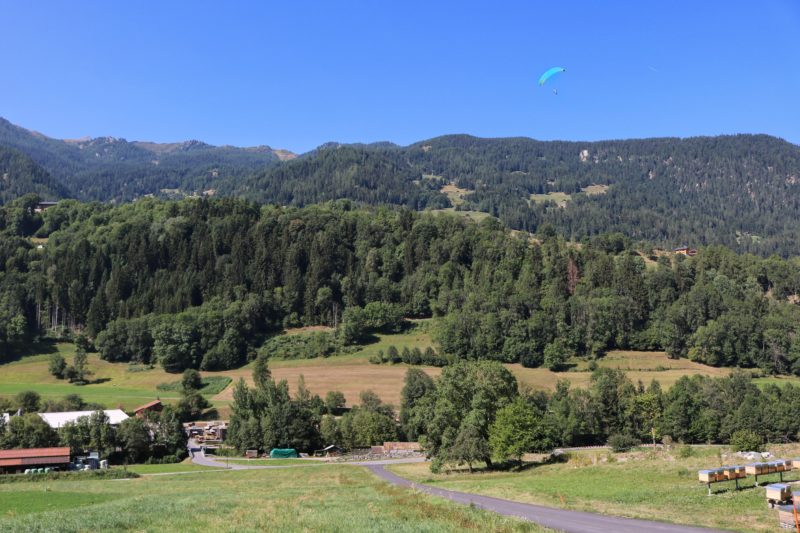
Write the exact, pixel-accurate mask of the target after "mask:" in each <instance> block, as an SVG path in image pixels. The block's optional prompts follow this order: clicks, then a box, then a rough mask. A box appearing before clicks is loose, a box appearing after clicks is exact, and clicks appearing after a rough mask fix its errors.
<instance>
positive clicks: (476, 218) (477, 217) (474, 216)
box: [426, 207, 492, 222]
mask: <svg viewBox="0 0 800 533" xmlns="http://www.w3.org/2000/svg"><path fill="white" fill-rule="evenodd" d="M426 213H449V214H451V215H458V216H460V217H464V218H466V219H467V220H471V221H472V222H480V221H481V220H484V219H486V218H489V217H491V216H492V215H490V214H489V213H484V212H483V211H469V210H457V209H456V208H454V207H445V208H443V209H429V210H427V211H426Z"/></svg>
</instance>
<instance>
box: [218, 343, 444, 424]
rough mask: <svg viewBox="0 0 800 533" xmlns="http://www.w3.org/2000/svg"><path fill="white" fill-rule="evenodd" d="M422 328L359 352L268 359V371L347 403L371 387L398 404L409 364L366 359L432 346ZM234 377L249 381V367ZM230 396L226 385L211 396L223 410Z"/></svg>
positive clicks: (432, 372) (436, 371)
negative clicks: (301, 380)
mask: <svg viewBox="0 0 800 533" xmlns="http://www.w3.org/2000/svg"><path fill="white" fill-rule="evenodd" d="M424 329H425V328H424V327H421V328H415V329H412V330H410V331H409V332H406V333H400V334H396V335H378V336H377V342H374V343H372V344H370V345H368V346H365V347H363V348H362V349H361V350H359V351H358V352H355V353H352V354H347V355H342V356H335V357H327V358H324V359H291V360H280V361H279V360H276V361H270V370H271V371H272V376H273V377H274V378H275V379H285V380H287V381H288V382H289V385H290V386H291V388H292V390H295V389H296V387H297V382H298V380H299V378H300V375H302V376H303V378H304V379H305V382H306V386H307V387H308V388H309V390H311V392H313V393H317V394H319V395H320V396H323V397H324V395H325V394H326V393H327V392H328V391H331V390H338V391H341V392H342V393H344V395H345V398H346V399H347V404H348V405H353V404H356V403H358V396H359V394H360V393H361V391H364V390H367V389H372V390H373V391H375V392H376V393H377V394H378V396H380V397H381V399H382V400H383V401H385V402H387V403H391V404H393V405H400V391H401V390H402V388H403V378H404V377H405V373H406V370H407V369H408V365H404V364H400V365H373V364H370V362H369V358H370V357H371V356H373V355H377V353H378V352H379V351H381V350H383V351H384V352H386V351H387V350H388V349H389V346H395V347H396V348H397V349H398V350H401V351H402V350H403V348H406V347H408V348H409V349H411V348H414V347H419V348H420V349H422V350H424V349H425V348H427V347H428V346H431V345H432V340H431V337H430V334H429V333H427V332H425V331H424ZM423 368H424V369H425V371H426V372H428V373H429V374H430V375H432V376H438V375H439V374H440V373H441V369H439V368H433V367H423ZM226 374H227V375H229V376H231V377H233V378H234V381H236V380H238V379H239V378H240V377H241V378H244V380H245V382H247V383H248V384H252V377H251V374H252V369H251V368H250V366H246V367H243V368H240V369H237V370H232V371H230V372H226ZM232 398H233V388H232V387H228V388H227V389H225V390H224V391H222V393H221V394H218V395H216V396H214V401H215V403H217V404H219V405H220V409H221V410H222V409H224V404H225V403H226V402H229V401H230V400H231V399H232Z"/></svg>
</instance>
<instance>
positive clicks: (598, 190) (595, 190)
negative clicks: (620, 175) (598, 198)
mask: <svg viewBox="0 0 800 533" xmlns="http://www.w3.org/2000/svg"><path fill="white" fill-rule="evenodd" d="M608 187H609V186H608V185H589V186H587V187H584V188H583V189H581V192H583V193H585V194H588V195H589V196H594V195H597V194H605V193H606V192H608Z"/></svg>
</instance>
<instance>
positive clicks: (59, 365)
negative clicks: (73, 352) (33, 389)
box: [47, 353, 67, 379]
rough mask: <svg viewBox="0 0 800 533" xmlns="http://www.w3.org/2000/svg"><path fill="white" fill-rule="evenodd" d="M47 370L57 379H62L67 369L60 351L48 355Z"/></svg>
mask: <svg viewBox="0 0 800 533" xmlns="http://www.w3.org/2000/svg"><path fill="white" fill-rule="evenodd" d="M47 370H48V371H49V372H50V374H52V375H53V376H55V377H57V378H58V379H64V372H65V371H66V370H67V362H66V361H65V360H64V357H62V355H61V354H60V353H54V354H53V355H51V356H50V362H49V363H48V365H47Z"/></svg>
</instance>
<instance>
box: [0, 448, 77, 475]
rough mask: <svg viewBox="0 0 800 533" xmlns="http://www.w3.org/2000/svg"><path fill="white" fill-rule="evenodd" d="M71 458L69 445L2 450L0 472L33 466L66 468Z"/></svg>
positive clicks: (0, 451) (22, 470) (0, 452)
mask: <svg viewBox="0 0 800 533" xmlns="http://www.w3.org/2000/svg"><path fill="white" fill-rule="evenodd" d="M69 460H70V455H69V447H65V448H26V449H22V450H0V472H4V473H7V474H8V473H22V472H24V471H25V470H26V469H28V468H31V467H36V468H45V467H50V468H66V467H67V466H68V465H69Z"/></svg>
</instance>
